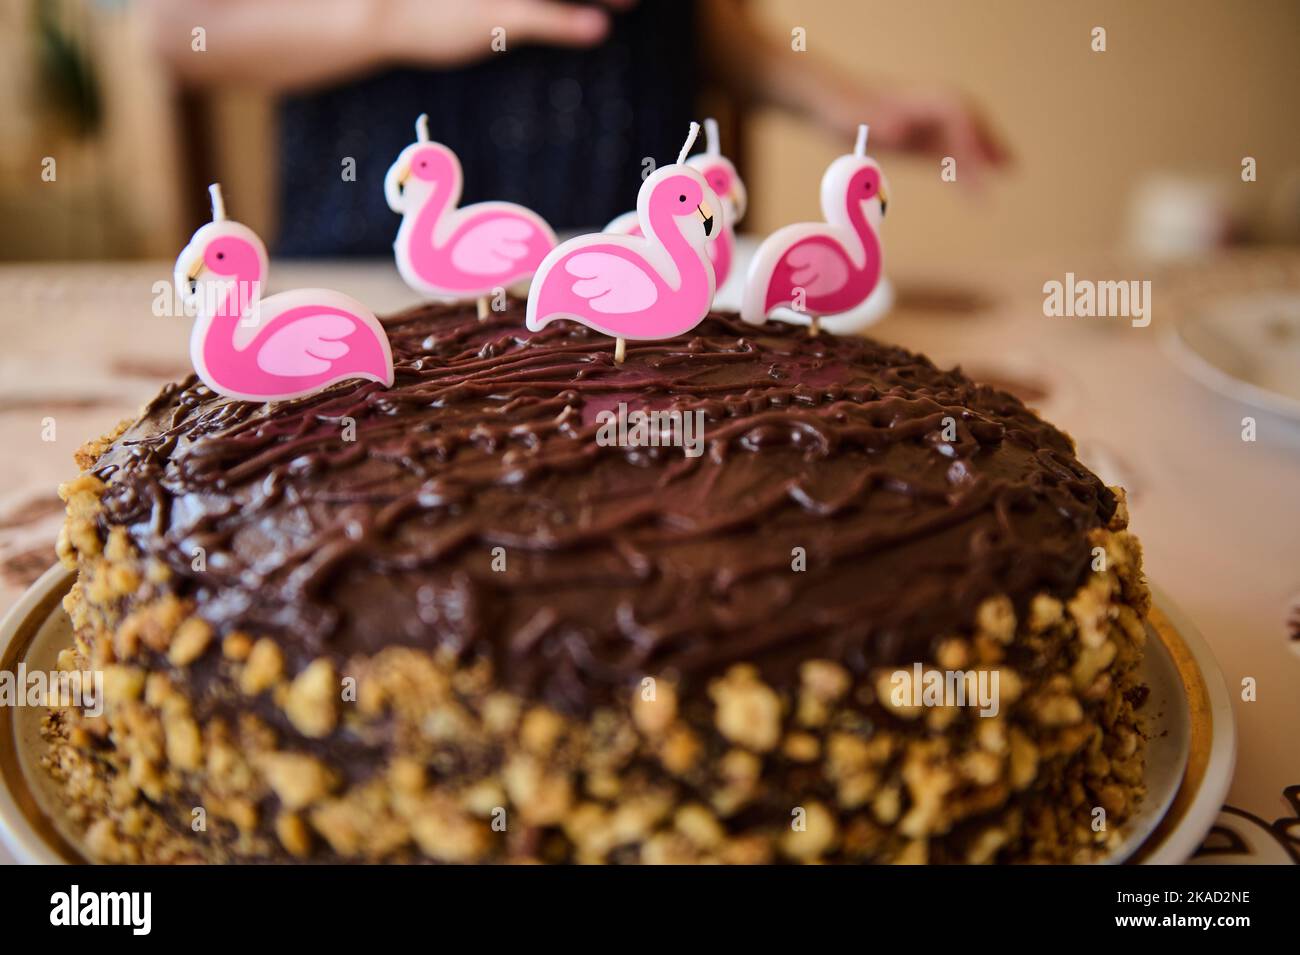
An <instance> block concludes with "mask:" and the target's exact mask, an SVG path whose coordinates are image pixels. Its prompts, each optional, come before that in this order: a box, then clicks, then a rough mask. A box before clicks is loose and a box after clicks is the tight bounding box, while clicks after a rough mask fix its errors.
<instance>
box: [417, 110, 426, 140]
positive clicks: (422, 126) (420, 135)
mask: <svg viewBox="0 0 1300 955" xmlns="http://www.w3.org/2000/svg"><path fill="white" fill-rule="evenodd" d="M415 138H416V140H417V141H419V142H422V143H427V142H428V141H429V114H428V113H421V114H420V115H419V116H417V117H416V118H415Z"/></svg>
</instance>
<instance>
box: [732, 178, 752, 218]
mask: <svg viewBox="0 0 1300 955" xmlns="http://www.w3.org/2000/svg"><path fill="white" fill-rule="evenodd" d="M728 197H729V198H730V199H731V203H732V205H733V206H735V208H736V218H737V219H738V220H739V219H743V218H745V210H746V208H747V207H748V205H749V198H748V197H747V196H746V195H745V190H744V189H742V188H740V186H732V187H731V192H730V193H728Z"/></svg>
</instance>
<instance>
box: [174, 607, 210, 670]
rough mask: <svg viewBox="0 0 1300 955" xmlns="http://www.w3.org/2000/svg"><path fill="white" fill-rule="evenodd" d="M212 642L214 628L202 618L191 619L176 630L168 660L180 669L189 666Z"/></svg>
mask: <svg viewBox="0 0 1300 955" xmlns="http://www.w3.org/2000/svg"><path fill="white" fill-rule="evenodd" d="M211 642H212V626H211V625H210V624H209V623H208V622H207V621H206V620H204V619H203V618H202V617H190V618H189V619H188V620H186V621H185V622H184V623H182V624H181V625H180V626H179V627H178V628H177V629H176V634H175V636H173V637H172V645H171V648H170V649H169V650H168V651H167V659H169V660H170V661H171V662H172V663H174V664H175V665H176V666H178V667H183V666H189V665H190V664H191V663H193V662H194V661H195V660H197V659H198V658H199V657H201V656H202V655H203V651H204V650H206V649H207V648H208V644H209V643H211Z"/></svg>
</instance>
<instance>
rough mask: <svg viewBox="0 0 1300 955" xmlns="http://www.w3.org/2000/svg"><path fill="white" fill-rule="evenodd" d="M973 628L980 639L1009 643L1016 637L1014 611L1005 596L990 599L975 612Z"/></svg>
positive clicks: (1009, 600)
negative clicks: (986, 638) (985, 638)
mask: <svg viewBox="0 0 1300 955" xmlns="http://www.w3.org/2000/svg"><path fill="white" fill-rule="evenodd" d="M975 627H976V630H977V631H978V632H979V635H980V636H982V637H989V638H990V639H993V640H996V641H997V642H998V643H1010V642H1011V638H1012V637H1014V636H1015V635H1016V611H1015V608H1014V607H1012V606H1011V598H1010V597H1008V596H1006V595H1005V594H1002V595H999V596H997V597H990V598H988V599H987V600H985V601H984V602H983V603H982V604H980V606H979V610H977V611H976V612H975Z"/></svg>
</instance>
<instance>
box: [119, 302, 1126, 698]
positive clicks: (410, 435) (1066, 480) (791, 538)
mask: <svg viewBox="0 0 1300 955" xmlns="http://www.w3.org/2000/svg"><path fill="white" fill-rule="evenodd" d="M523 311H524V309H523V303H521V302H512V303H511V304H510V307H509V308H508V310H506V311H505V312H502V313H494V314H492V315H491V316H490V317H489V319H488V320H486V321H484V322H479V321H478V320H477V318H476V317H475V310H474V308H473V307H472V306H470V307H450V306H426V307H421V308H417V309H413V310H411V311H407V312H404V313H402V314H399V315H396V316H393V317H391V318H388V319H386V320H385V323H384V324H385V326H386V328H387V330H388V334H389V338H390V339H391V341H392V346H393V356H394V362H395V365H396V382H395V384H394V385H393V387H392V388H390V389H386V388H384V387H383V386H381V385H378V384H374V383H369V382H357V381H353V382H346V383H343V384H341V385H338V386H335V387H333V388H331V389H329V390H327V391H326V392H323V393H321V394H317V395H313V396H310V397H307V398H302V399H297V400H293V401H285V402H276V403H271V404H258V403H253V402H245V401H232V400H229V399H226V398H223V397H220V396H217V395H214V394H212V393H211V392H210V391H209V390H208V389H207V388H206V387H205V386H203V385H202V384H200V383H199V382H198V381H197V379H195V378H194V377H191V378H189V379H187V380H186V381H183V382H181V383H179V384H174V385H169V386H167V387H166V388H164V389H163V391H162V393H161V394H160V395H159V396H158V397H157V398H156V399H155V400H154V401H153V402H152V403H151V404H150V405H149V406H148V407H147V408H146V409H145V411H144V413H143V415H142V417H141V419H140V420H139V421H138V422H137V423H135V424H134V425H133V426H132V427H131V428H129V429H128V430H127V431H126V432H125V433H124V434H122V435H121V436H120V437H119V438H118V439H117V440H116V441H115V442H114V443H113V445H112V446H111V447H110V449H109V450H108V451H107V452H106V453H105V455H104V456H103V457H102V458H101V459H100V461H99V462H98V464H97V465H96V470H95V472H94V473H96V474H97V475H98V476H99V477H101V478H102V479H104V480H105V481H106V482H107V483H108V485H109V487H108V490H107V492H106V494H105V504H106V507H105V510H104V512H103V516H102V520H103V522H104V524H105V529H107V526H109V525H114V524H118V525H124V526H126V527H127V529H128V531H129V534H130V536H131V537H132V539H133V540H134V542H135V544H136V545H137V546H138V547H139V548H140V549H141V550H142V551H143V552H145V553H147V554H150V555H153V556H155V557H157V558H158V559H159V560H161V561H163V562H164V563H165V564H167V565H168V566H169V567H170V568H171V570H172V571H173V576H172V578H171V581H170V583H169V584H168V585H167V586H169V587H172V588H173V589H174V590H175V591H176V592H177V593H178V594H180V595H181V596H184V597H192V598H193V599H194V600H195V601H196V603H197V607H198V612H199V613H200V614H201V615H202V616H203V617H205V618H206V619H207V620H209V621H210V622H211V623H213V624H214V625H215V626H216V627H217V628H218V629H219V630H220V631H222V632H228V631H230V630H234V629H239V630H243V631H245V632H248V633H250V634H253V635H255V636H262V635H268V636H271V637H273V638H275V639H277V640H279V641H280V642H281V644H282V645H283V646H284V648H285V653H286V656H287V657H288V659H289V660H290V662H291V665H301V664H302V663H305V662H306V661H307V660H309V659H312V658H315V657H317V656H320V655H322V654H324V655H328V656H330V657H332V658H334V659H335V660H336V661H339V662H341V661H343V660H345V659H346V658H347V657H349V656H351V655H354V654H369V653H373V652H375V651H378V650H380V649H381V648H383V647H385V646H389V645H394V644H398V645H409V646H418V647H426V648H436V647H446V648H451V649H454V650H455V651H456V652H457V653H459V654H463V655H465V656H466V657H473V656H476V655H483V654H486V655H488V656H490V658H491V659H492V660H493V662H494V665H495V668H496V674H497V679H498V680H499V681H500V683H501V684H502V685H504V686H506V687H507V688H510V689H512V690H515V691H517V692H519V693H522V694H524V695H526V696H528V697H530V698H534V699H540V700H543V701H545V702H548V703H550V704H551V705H553V706H555V707H557V708H559V709H561V710H563V711H566V712H570V713H582V712H585V711H589V710H590V709H591V708H592V707H593V706H596V705H599V704H601V703H602V702H605V701H607V700H608V699H609V698H610V697H611V695H613V694H620V693H622V692H624V691H625V690H626V688H628V687H629V686H631V685H633V684H635V683H636V682H638V681H639V680H640V679H642V678H643V677H644V676H646V675H669V674H670V675H675V676H677V677H679V678H680V679H681V681H682V684H683V687H684V691H685V692H688V693H694V692H699V691H700V690H701V689H702V687H703V686H704V684H705V683H706V679H704V678H706V677H707V676H709V675H711V674H714V673H717V672H718V671H719V670H720V669H722V668H725V667H726V666H728V665H730V664H732V663H736V662H741V661H747V662H753V663H755V664H756V665H758V666H759V667H760V669H761V670H762V671H763V673H764V675H765V676H766V678H767V679H769V680H770V681H772V682H774V683H775V684H777V685H784V684H788V683H790V682H791V681H793V680H794V679H796V678H797V677H796V675H795V671H796V669H797V666H798V663H799V662H800V661H802V660H805V659H809V658H830V659H835V660H839V661H841V662H843V663H845V664H847V665H848V666H849V667H850V668H851V669H852V670H854V671H856V672H863V671H865V670H866V669H867V668H869V667H872V666H877V665H882V664H897V663H907V662H911V661H913V660H917V659H924V658H927V657H928V656H929V655H930V653H931V650H932V646H933V644H934V643H935V642H936V641H937V640H939V639H942V638H943V637H945V636H947V635H950V634H952V633H954V632H957V631H960V630H963V629H969V628H970V627H971V624H972V621H973V618H974V614H975V611H976V608H977V607H978V605H979V603H980V602H981V601H982V600H984V599H985V598H987V597H989V596H992V595H997V594H1008V595H1010V597H1011V598H1012V600H1013V601H1014V602H1015V604H1016V606H1017V607H1018V608H1019V609H1021V610H1023V609H1024V608H1025V606H1026V605H1027V604H1028V601H1029V599H1030V598H1031V597H1032V596H1033V595H1034V594H1036V593H1039V592H1043V591H1046V592H1050V593H1053V594H1056V595H1057V596H1061V597H1065V596H1068V595H1069V594H1070V593H1072V592H1073V590H1074V589H1075V588H1076V587H1077V586H1078V585H1079V584H1080V583H1081V581H1082V580H1083V577H1084V575H1085V573H1086V571H1087V566H1088V561H1089V559H1090V556H1091V550H1090V545H1089V543H1088V541H1087V532H1088V531H1089V530H1090V529H1091V528H1094V527H1098V526H1102V525H1105V524H1106V522H1107V520H1108V519H1109V517H1110V516H1111V514H1112V513H1113V511H1114V508H1115V501H1114V498H1113V496H1112V494H1111V493H1110V492H1109V491H1108V490H1107V489H1106V488H1105V487H1104V486H1103V485H1102V483H1101V482H1100V481H1099V480H1098V479H1097V478H1096V477H1095V476H1094V475H1093V474H1092V473H1090V472H1089V471H1088V470H1087V469H1086V468H1084V467H1083V466H1082V465H1081V464H1080V463H1079V461H1078V460H1077V459H1076V458H1075V456H1074V453H1073V450H1072V446H1071V442H1070V440H1069V439H1068V438H1067V437H1066V436H1065V435H1064V434H1062V433H1061V432H1060V431H1058V430H1056V429H1055V428H1053V427H1052V426H1050V425H1048V424H1046V423H1044V422H1043V421H1041V420H1039V419H1038V418H1037V417H1036V416H1035V415H1034V414H1033V413H1031V412H1030V411H1029V410H1027V409H1026V408H1025V407H1024V405H1022V404H1021V402H1020V401H1019V400H1018V399H1016V398H1014V397H1012V396H1011V395H1009V394H1007V393H1005V392H1003V391H999V390H996V389H993V388H989V387H985V386H981V385H977V384H974V383H972V382H971V381H970V380H968V379H967V378H965V377H964V376H963V375H962V374H961V373H960V371H959V370H953V371H941V370H939V369H937V368H935V366H934V365H933V364H931V363H930V362H929V360H927V359H926V358H924V357H922V356H918V355H914V354H912V353H910V352H907V351H905V350H903V349H901V348H897V347H893V346H890V345H884V344H881V343H878V342H874V341H870V340H867V339H862V338H839V337H834V336H830V335H825V334H823V335H821V336H819V337H817V338H811V337H810V336H809V335H808V332H807V330H806V329H803V328H796V327H794V326H789V325H782V324H778V323H768V324H767V325H764V326H762V327H754V326H750V325H746V324H744V323H742V322H740V321H739V320H738V319H737V318H736V317H735V316H733V315H726V314H718V313H715V314H713V315H711V316H710V317H709V318H707V319H706V320H705V321H704V322H703V323H701V324H700V325H699V326H698V327H697V328H696V329H695V330H694V332H693V333H691V334H690V335H686V336H682V337H680V338H676V339H672V340H670V341H659V342H629V347H628V352H627V361H626V362H625V363H624V364H622V365H616V364H615V363H614V361H613V351H614V349H613V341H612V340H611V339H609V338H607V337H605V336H604V335H601V334H598V333H595V332H592V331H589V330H588V329H586V328H584V327H582V326H579V325H576V324H574V323H570V322H563V321H561V322H556V323H552V324H551V325H549V326H548V327H547V328H546V329H544V330H543V331H541V332H539V333H535V334H534V333H529V332H527V331H526V330H525V329H524V321H523V319H524V315H523ZM620 402H623V403H626V405H627V407H628V409H629V410H630V411H634V410H637V409H646V408H651V409H657V410H668V409H678V410H681V411H686V412H693V411H695V410H700V411H703V413H704V421H705V425H704V428H705V430H704V439H705V443H706V445H705V452H704V453H703V454H702V455H701V456H697V457H689V456H687V455H686V454H685V453H684V451H683V449H682V448H679V447H619V446H603V445H602V444H601V443H599V442H598V441H597V440H596V436H597V431H598V428H599V427H600V423H599V422H598V420H597V416H598V414H599V413H600V412H601V411H603V410H607V409H615V408H616V407H617V406H618V404H619V403H620ZM949 417H950V418H952V419H953V421H954V422H955V439H954V440H951V441H948V440H945V435H944V430H945V418H949ZM199 547H202V548H203V552H204V561H205V563H206V567H205V568H204V569H203V570H197V571H196V570H194V569H193V566H194V556H195V553H196V548H199ZM495 548H503V550H501V551H496V550H495ZM796 548H801V549H802V550H801V551H800V550H796ZM801 553H802V554H803V555H804V557H805V561H806V568H805V569H802V570H798V569H795V568H796V566H798V560H797V558H798V556H799V555H800V554H801ZM501 557H504V570H501V569H494V558H496V560H495V567H496V568H499V567H500V566H501V563H502V561H501V559H500V558H501Z"/></svg>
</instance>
